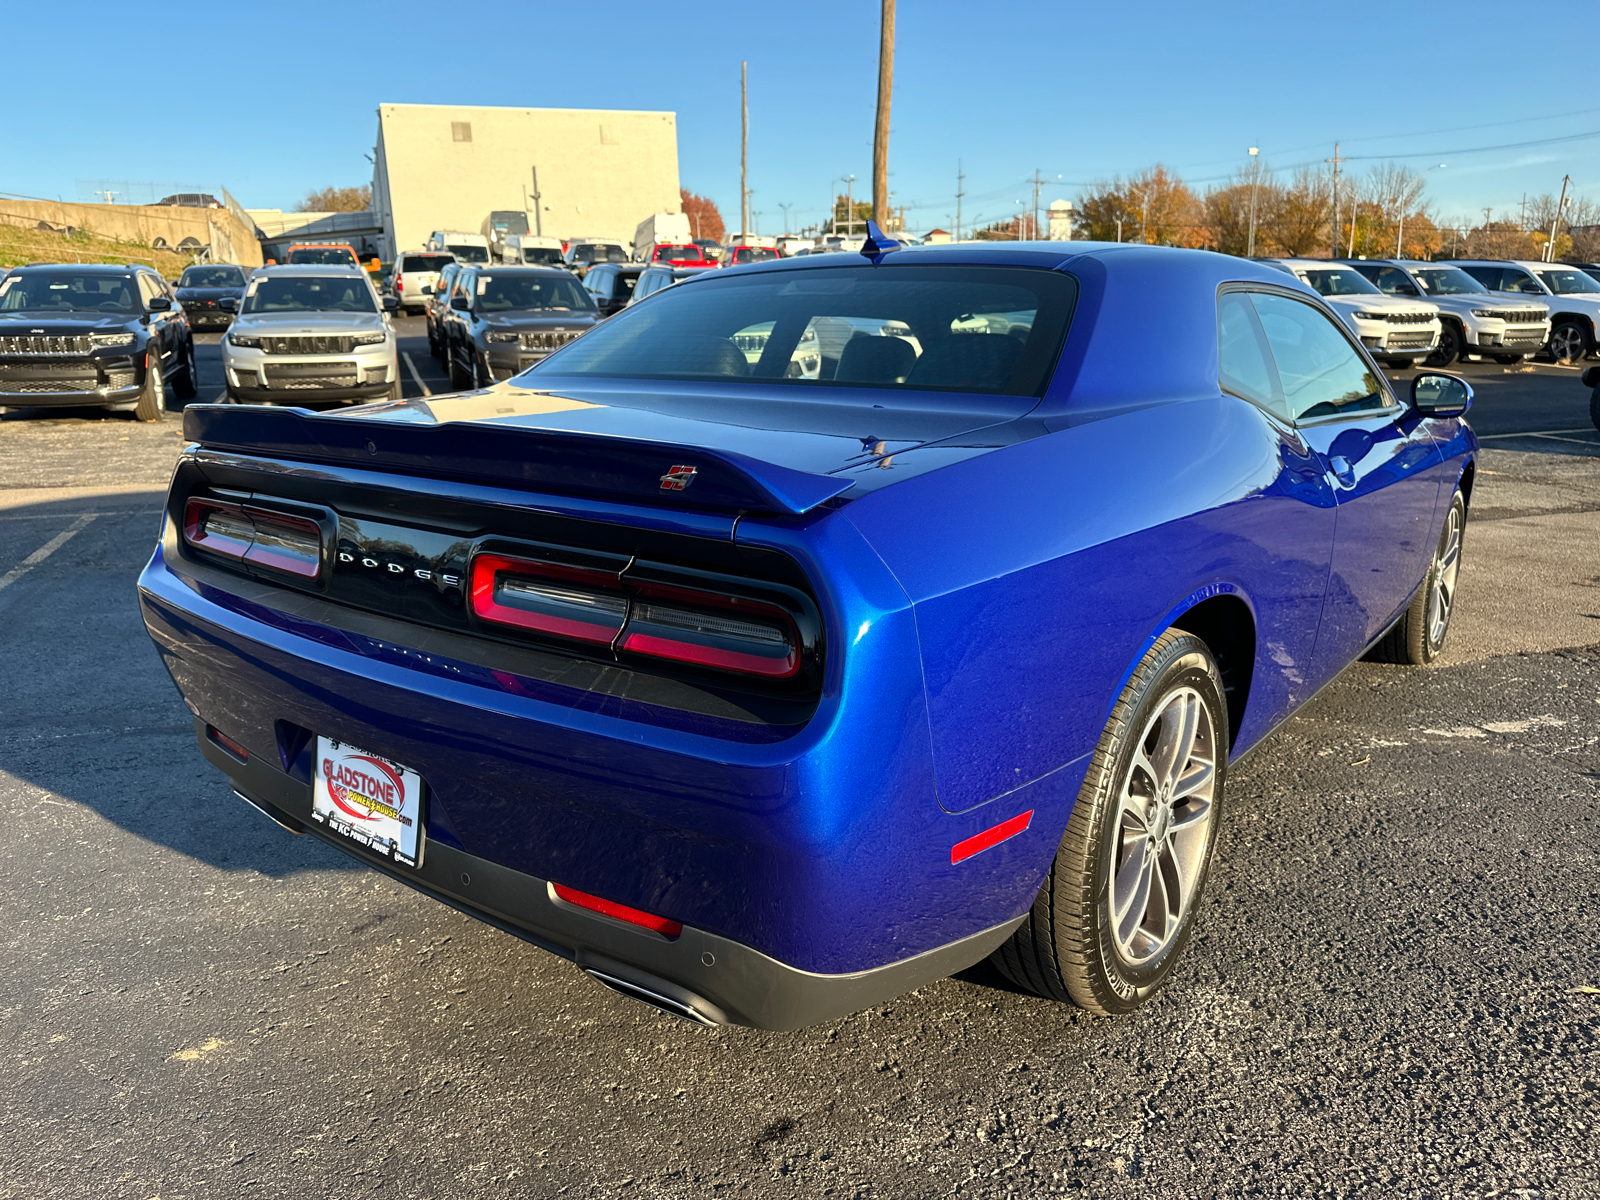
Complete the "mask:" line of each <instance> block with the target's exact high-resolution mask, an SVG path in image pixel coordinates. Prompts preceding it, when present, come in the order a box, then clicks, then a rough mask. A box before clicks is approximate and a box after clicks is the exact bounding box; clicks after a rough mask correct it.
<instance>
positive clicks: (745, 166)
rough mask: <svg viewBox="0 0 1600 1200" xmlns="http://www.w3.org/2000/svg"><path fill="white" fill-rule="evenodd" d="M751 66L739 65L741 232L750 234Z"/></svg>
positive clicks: (746, 64) (744, 63) (745, 63)
mask: <svg viewBox="0 0 1600 1200" xmlns="http://www.w3.org/2000/svg"><path fill="white" fill-rule="evenodd" d="M749 78H750V64H749V63H748V62H741V63H740V64H739V126H740V134H739V232H740V233H749V232H750V187H749V167H750V92H749V86H748V85H749Z"/></svg>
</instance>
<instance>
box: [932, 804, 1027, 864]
mask: <svg viewBox="0 0 1600 1200" xmlns="http://www.w3.org/2000/svg"><path fill="white" fill-rule="evenodd" d="M1032 823H1033V809H1031V808H1030V809H1029V810H1028V811H1027V812H1025V813H1019V814H1017V815H1016V816H1014V817H1012V818H1011V819H1010V820H1009V821H1001V822H1000V824H998V825H995V826H993V827H992V828H989V829H985V830H984V831H983V832H982V833H975V834H973V835H972V836H971V837H969V838H967V839H965V840H964V841H960V842H957V843H956V844H955V845H954V846H951V847H950V865H951V866H952V867H953V866H955V865H956V864H957V863H958V862H964V861H966V860H967V859H969V858H971V857H972V856H973V855H974V854H982V853H983V852H984V851H985V850H987V849H989V847H991V846H998V845H999V844H1000V843H1001V842H1003V841H1005V840H1006V839H1007V838H1014V837H1016V836H1017V834H1019V833H1021V832H1022V831H1023V830H1025V829H1027V828H1028V826H1029V825H1030V824H1032Z"/></svg>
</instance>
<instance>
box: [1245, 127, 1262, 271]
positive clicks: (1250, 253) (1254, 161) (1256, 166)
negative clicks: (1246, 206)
mask: <svg viewBox="0 0 1600 1200" xmlns="http://www.w3.org/2000/svg"><path fill="white" fill-rule="evenodd" d="M1259 153H1260V147H1258V146H1251V147H1250V245H1249V247H1248V248H1247V249H1246V250H1245V252H1244V256H1245V257H1246V258H1254V257H1255V256H1256V183H1257V181H1258V180H1259V179H1260V178H1261V160H1260V159H1259V158H1258V157H1256V156H1257V155H1258V154H1259Z"/></svg>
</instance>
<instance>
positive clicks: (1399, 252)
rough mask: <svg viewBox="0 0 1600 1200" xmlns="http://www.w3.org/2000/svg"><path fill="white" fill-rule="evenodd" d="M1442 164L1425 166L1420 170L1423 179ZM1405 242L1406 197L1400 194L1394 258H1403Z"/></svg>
mask: <svg viewBox="0 0 1600 1200" xmlns="http://www.w3.org/2000/svg"><path fill="white" fill-rule="evenodd" d="M1442 166H1444V164H1443V163H1434V164H1433V166H1431V167H1429V168H1427V170H1425V171H1423V172H1422V177H1423V178H1424V179H1426V178H1427V177H1428V171H1437V170H1438V169H1439V168H1440V167H1442ZM1405 244H1406V198H1405V197H1404V196H1401V197H1400V230H1399V232H1398V233H1396V234H1395V235H1394V256H1395V257H1396V258H1404V257H1405V256H1406V254H1405V249H1404V247H1405Z"/></svg>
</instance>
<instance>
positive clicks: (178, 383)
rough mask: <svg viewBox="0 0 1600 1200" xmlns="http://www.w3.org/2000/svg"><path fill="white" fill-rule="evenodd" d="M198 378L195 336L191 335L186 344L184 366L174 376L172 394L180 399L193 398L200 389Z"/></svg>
mask: <svg viewBox="0 0 1600 1200" xmlns="http://www.w3.org/2000/svg"><path fill="white" fill-rule="evenodd" d="M198 379H199V376H198V375H197V374H196V373H195V369H194V338H192V337H191V338H190V339H189V340H188V341H187V342H186V343H185V344H184V351H183V368H182V369H181V370H180V371H178V373H177V374H176V375H174V376H173V377H172V394H173V395H174V396H175V397H177V398H178V399H179V400H193V399H194V397H195V393H196V392H197V391H198V390H199V388H198V387H197V386H196V381H197V380H198Z"/></svg>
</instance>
